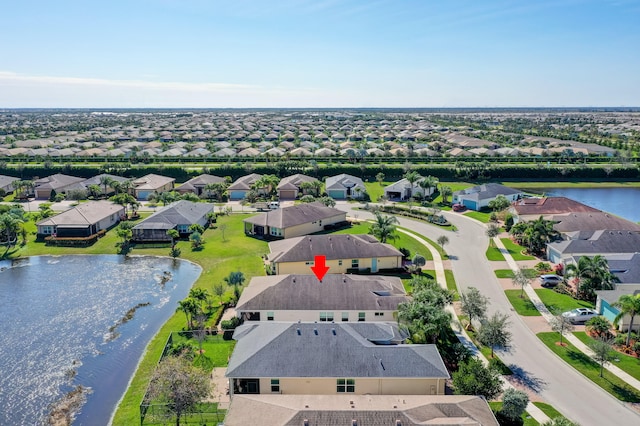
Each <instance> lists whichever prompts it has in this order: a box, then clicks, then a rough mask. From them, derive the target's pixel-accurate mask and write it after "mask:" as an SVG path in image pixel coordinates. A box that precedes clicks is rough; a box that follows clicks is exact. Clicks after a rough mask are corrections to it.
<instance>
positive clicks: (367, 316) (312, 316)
mask: <svg viewBox="0 0 640 426" xmlns="http://www.w3.org/2000/svg"><path fill="white" fill-rule="evenodd" d="M244 312H245V311H238V312H237V315H238V318H243V315H242V314H243V313H244ZM247 313H249V311H247ZM250 313H252V314H255V313H260V321H285V322H297V321H302V322H315V321H318V322H332V321H334V322H362V321H364V322H372V321H383V322H389V321H396V317H395V315H394V314H395V311H389V310H380V311H336V310H333V311H331V310H327V311H319V310H318V311H303V310H296V311H293V310H290V311H289V310H288V311H285V310H279V311H278V310H270V311H269V310H264V311H263V310H260V311H254V310H251V311H250ZM330 318H333V319H330ZM243 319H246V318H243ZM247 321H248V320H247Z"/></svg>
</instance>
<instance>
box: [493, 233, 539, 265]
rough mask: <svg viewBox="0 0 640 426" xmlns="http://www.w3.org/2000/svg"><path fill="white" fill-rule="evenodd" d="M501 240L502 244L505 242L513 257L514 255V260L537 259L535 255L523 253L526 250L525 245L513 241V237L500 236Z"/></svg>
mask: <svg viewBox="0 0 640 426" xmlns="http://www.w3.org/2000/svg"><path fill="white" fill-rule="evenodd" d="M500 241H502V244H504V247H505V248H506V249H507V251H508V252H509V254H510V255H511V257H513V260H534V259H535V257H534V256H529V255H526V254H522V252H523V251H524V247H522V246H520V245H518V244H516V243H514V242H513V241H511V238H500Z"/></svg>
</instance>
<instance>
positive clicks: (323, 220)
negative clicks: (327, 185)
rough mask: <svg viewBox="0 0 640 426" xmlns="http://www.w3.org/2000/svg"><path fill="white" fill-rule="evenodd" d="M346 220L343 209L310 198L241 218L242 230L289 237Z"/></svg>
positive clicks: (332, 225) (316, 230) (260, 235)
mask: <svg viewBox="0 0 640 426" xmlns="http://www.w3.org/2000/svg"><path fill="white" fill-rule="evenodd" d="M346 223H347V213H346V212H344V211H342V210H338V209H334V208H333V207H327V206H325V205H324V204H322V203H318V202H314V203H303V204H297V205H294V206H287V207H281V208H279V209H276V210H273V211H268V212H265V213H260V214H257V215H255V216H252V217H250V218H248V219H245V220H244V232H245V234H247V235H251V236H255V237H269V238H293V237H299V236H302V235H308V234H313V233H314V232H319V231H323V230H325V229H329V228H331V227H335V226H339V225H342V224H346Z"/></svg>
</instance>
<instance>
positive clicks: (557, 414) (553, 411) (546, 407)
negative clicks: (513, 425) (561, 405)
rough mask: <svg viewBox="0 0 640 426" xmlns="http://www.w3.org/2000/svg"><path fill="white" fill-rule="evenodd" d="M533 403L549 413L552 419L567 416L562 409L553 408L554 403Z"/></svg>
mask: <svg viewBox="0 0 640 426" xmlns="http://www.w3.org/2000/svg"><path fill="white" fill-rule="evenodd" d="M533 405H535V406H536V407H538V408H539V409H540V410H541V411H542V412H543V413H545V414H546V415H547V417H549V418H550V419H556V418H558V417H562V418H565V417H564V416H563V415H562V414H561V413H560V411H558V410H556V409H555V408H553V406H552V405H550V404H547V403H545V402H534V403H533Z"/></svg>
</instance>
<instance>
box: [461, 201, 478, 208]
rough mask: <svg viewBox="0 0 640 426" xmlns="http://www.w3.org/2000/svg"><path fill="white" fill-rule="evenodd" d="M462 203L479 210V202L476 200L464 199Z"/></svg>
mask: <svg viewBox="0 0 640 426" xmlns="http://www.w3.org/2000/svg"><path fill="white" fill-rule="evenodd" d="M462 204H463V205H464V206H465V207H467V208H468V209H471V210H478V203H476V202H475V201H471V200H464V201H463V202H462Z"/></svg>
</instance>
